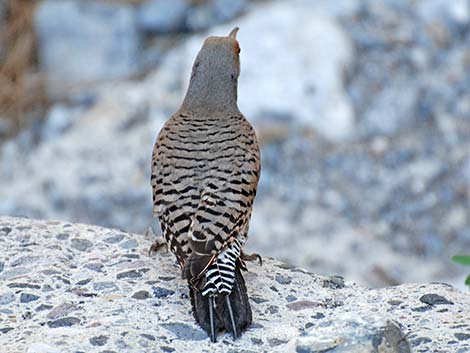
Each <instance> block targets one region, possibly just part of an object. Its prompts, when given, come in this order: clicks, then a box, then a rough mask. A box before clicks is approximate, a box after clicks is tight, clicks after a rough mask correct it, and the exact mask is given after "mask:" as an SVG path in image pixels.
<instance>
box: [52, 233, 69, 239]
mask: <svg viewBox="0 0 470 353" xmlns="http://www.w3.org/2000/svg"><path fill="white" fill-rule="evenodd" d="M55 237H56V238H57V240H67V239H68V238H70V234H69V233H59V234H57V235H56V236H55Z"/></svg>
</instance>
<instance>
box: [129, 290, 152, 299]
mask: <svg viewBox="0 0 470 353" xmlns="http://www.w3.org/2000/svg"><path fill="white" fill-rule="evenodd" d="M132 298H134V299H148V298H150V293H149V292H147V291H146V290H140V291H138V292H135V293H134V295H133V296H132Z"/></svg>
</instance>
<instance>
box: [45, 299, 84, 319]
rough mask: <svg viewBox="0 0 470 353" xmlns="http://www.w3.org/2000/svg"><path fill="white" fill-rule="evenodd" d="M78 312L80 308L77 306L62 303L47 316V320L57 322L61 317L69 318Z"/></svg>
mask: <svg viewBox="0 0 470 353" xmlns="http://www.w3.org/2000/svg"><path fill="white" fill-rule="evenodd" d="M76 310H78V307H77V306H76V305H75V304H71V303H62V304H60V305H58V306H56V307H55V308H54V309H53V310H51V311H50V312H49V313H48V314H47V318H48V319H50V320H56V319H58V318H60V317H63V316H67V315H69V314H70V313H71V312H74V311H76Z"/></svg>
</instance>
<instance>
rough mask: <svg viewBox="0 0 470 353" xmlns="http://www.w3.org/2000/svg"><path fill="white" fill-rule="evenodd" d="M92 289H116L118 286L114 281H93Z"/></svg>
mask: <svg viewBox="0 0 470 353" xmlns="http://www.w3.org/2000/svg"><path fill="white" fill-rule="evenodd" d="M93 289H94V290H98V291H101V290H117V289H118V287H117V286H116V284H115V283H114V282H96V283H93Z"/></svg>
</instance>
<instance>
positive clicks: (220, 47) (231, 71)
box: [193, 27, 240, 81]
mask: <svg viewBox="0 0 470 353" xmlns="http://www.w3.org/2000/svg"><path fill="white" fill-rule="evenodd" d="M237 32H238V27H235V28H234V29H233V30H232V31H231V32H230V34H229V35H228V36H226V37H209V38H207V39H206V40H205V41H204V44H203V46H202V48H201V50H200V51H199V54H198V55H197V58H196V60H195V62H194V66H193V76H195V75H201V74H202V75H204V76H205V77H207V78H209V77H211V78H213V76H218V77H219V78H230V79H231V80H233V81H236V80H237V79H238V76H239V75H240V45H239V43H238V40H237V38H236V36H237Z"/></svg>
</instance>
